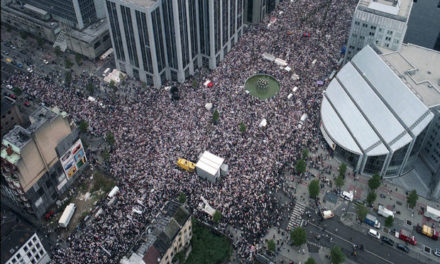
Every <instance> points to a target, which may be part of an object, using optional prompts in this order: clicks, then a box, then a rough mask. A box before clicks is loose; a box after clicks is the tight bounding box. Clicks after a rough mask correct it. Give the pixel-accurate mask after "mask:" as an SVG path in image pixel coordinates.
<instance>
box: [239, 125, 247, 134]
mask: <svg viewBox="0 0 440 264" xmlns="http://www.w3.org/2000/svg"><path fill="white" fill-rule="evenodd" d="M240 132H241V133H242V134H244V133H245V132H246V125H245V124H244V123H243V122H241V123H240Z"/></svg>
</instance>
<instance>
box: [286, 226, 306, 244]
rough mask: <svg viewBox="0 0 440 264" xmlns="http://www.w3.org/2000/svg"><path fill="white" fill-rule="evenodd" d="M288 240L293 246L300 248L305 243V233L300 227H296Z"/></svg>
mask: <svg viewBox="0 0 440 264" xmlns="http://www.w3.org/2000/svg"><path fill="white" fill-rule="evenodd" d="M290 240H291V241H292V243H293V244H294V245H295V246H301V245H302V244H305V243H306V242H307V238H306V231H305V230H304V228H302V227H297V228H295V229H294V230H293V231H291V232H290Z"/></svg>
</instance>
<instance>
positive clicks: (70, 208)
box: [58, 203, 76, 228]
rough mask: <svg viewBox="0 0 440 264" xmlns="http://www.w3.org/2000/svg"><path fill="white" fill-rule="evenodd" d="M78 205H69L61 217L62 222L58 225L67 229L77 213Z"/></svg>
mask: <svg viewBox="0 0 440 264" xmlns="http://www.w3.org/2000/svg"><path fill="white" fill-rule="evenodd" d="M75 209H76V205H75V204H74V203H71V204H69V205H68V206H66V209H64V212H63V214H62V215H61V217H60V220H59V221H58V224H59V225H60V226H61V227H64V228H66V227H67V226H68V225H69V223H70V219H72V216H73V214H74V213H75Z"/></svg>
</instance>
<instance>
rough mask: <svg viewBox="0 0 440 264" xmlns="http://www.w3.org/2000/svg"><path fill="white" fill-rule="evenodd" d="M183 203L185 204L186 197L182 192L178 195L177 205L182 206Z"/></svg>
mask: <svg viewBox="0 0 440 264" xmlns="http://www.w3.org/2000/svg"><path fill="white" fill-rule="evenodd" d="M185 202H186V195H185V194H184V193H183V192H181V193H179V203H182V204H183V203H185Z"/></svg>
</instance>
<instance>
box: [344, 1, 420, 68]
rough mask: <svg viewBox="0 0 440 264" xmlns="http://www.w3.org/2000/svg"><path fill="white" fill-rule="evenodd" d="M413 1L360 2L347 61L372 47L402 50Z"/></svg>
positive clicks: (356, 11)
mask: <svg viewBox="0 0 440 264" xmlns="http://www.w3.org/2000/svg"><path fill="white" fill-rule="evenodd" d="M412 5H413V2H412V0H360V1H359V3H358V5H357V6H356V10H355V12H354V15H353V20H352V22H351V29H350V35H349V38H348V43H347V52H346V53H345V62H347V61H348V60H350V59H351V58H353V56H354V55H356V53H358V52H359V51H360V50H361V49H362V48H363V47H365V46H367V45H368V44H370V45H372V44H374V45H376V46H380V47H384V48H387V49H391V50H394V51H397V50H399V48H400V46H401V45H402V42H403V38H404V37H405V33H406V29H407V25H408V19H409V14H410V13H411V8H412Z"/></svg>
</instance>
